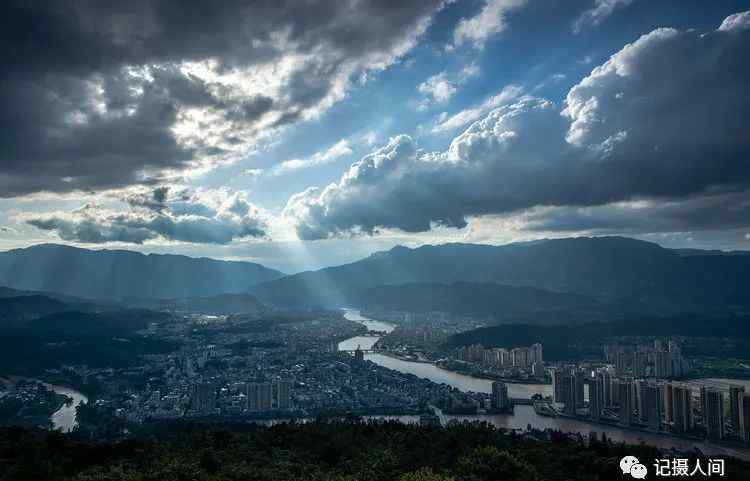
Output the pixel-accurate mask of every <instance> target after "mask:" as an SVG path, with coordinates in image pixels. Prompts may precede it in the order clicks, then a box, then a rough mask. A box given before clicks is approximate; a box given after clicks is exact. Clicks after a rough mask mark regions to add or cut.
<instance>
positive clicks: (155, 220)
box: [26, 187, 266, 244]
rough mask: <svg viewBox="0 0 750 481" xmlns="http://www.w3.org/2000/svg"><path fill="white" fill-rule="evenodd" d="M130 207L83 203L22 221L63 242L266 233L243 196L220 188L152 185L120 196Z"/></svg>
mask: <svg viewBox="0 0 750 481" xmlns="http://www.w3.org/2000/svg"><path fill="white" fill-rule="evenodd" d="M123 200H124V201H125V202H127V203H128V204H129V205H130V206H131V207H132V210H130V211H127V212H121V211H113V210H111V209H106V208H103V207H101V206H98V205H94V204H87V205H85V206H84V207H83V208H81V209H78V210H76V211H73V212H63V213H51V214H46V215H39V216H32V217H30V218H27V219H26V223H27V224H29V225H31V226H34V227H36V228H38V229H41V230H45V231H51V232H54V233H56V234H57V235H58V236H59V237H60V238H61V239H63V240H66V241H74V242H84V243H93V244H100V243H106V242H126V243H133V244H142V243H143V242H145V241H147V240H153V239H165V240H171V241H181V242H191V243H207V244H228V243H230V242H232V241H233V240H236V239H242V238H261V237H265V235H266V218H265V215H264V214H263V213H262V212H261V211H260V209H258V208H257V207H256V206H254V205H252V204H251V203H249V202H248V201H247V198H246V197H245V196H244V195H243V194H238V193H234V194H229V193H228V192H226V191H200V192H190V191H189V190H186V189H183V190H179V191H177V192H174V193H171V192H170V190H169V189H167V188H164V187H158V188H156V189H153V190H152V191H144V192H140V193H137V194H131V195H129V196H128V197H126V198H125V199H123Z"/></svg>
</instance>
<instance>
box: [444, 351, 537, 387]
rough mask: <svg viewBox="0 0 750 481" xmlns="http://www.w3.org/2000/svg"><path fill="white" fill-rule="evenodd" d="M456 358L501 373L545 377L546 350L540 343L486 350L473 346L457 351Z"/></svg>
mask: <svg viewBox="0 0 750 481" xmlns="http://www.w3.org/2000/svg"><path fill="white" fill-rule="evenodd" d="M454 358H455V359H456V360H459V361H463V362H469V363H477V364H481V365H482V366H485V367H488V368H493V369H496V370H500V371H521V372H526V373H530V374H532V375H533V376H535V377H540V378H541V377H544V376H545V374H546V371H545V369H544V349H543V347H542V345H541V344H540V343H538V342H537V343H535V344H532V345H531V346H529V347H515V348H512V349H506V348H502V347H494V348H485V347H483V346H482V345H481V344H473V345H470V346H464V347H460V348H458V349H456V351H455V352H454Z"/></svg>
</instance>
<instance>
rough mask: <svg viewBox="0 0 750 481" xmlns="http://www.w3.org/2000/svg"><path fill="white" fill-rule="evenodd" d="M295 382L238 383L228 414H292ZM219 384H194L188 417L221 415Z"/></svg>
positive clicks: (234, 387)
mask: <svg viewBox="0 0 750 481" xmlns="http://www.w3.org/2000/svg"><path fill="white" fill-rule="evenodd" d="M291 393H292V382H291V381H288V380H277V381H275V382H273V383H270V382H250V383H238V384H235V385H233V386H232V389H231V391H230V390H228V394H229V395H230V397H231V399H230V402H229V403H228V404H227V407H228V409H227V410H226V412H227V413H230V414H235V415H239V414H243V413H248V414H251V413H263V412H268V411H288V410H291V409H292V397H291ZM220 394H221V392H220V390H219V388H218V386H217V385H215V384H213V383H210V382H207V383H198V384H193V385H192V386H191V387H190V406H189V409H188V411H187V412H186V414H187V415H203V416H211V415H216V414H221V410H217V407H218V403H217V401H218V400H219V398H220Z"/></svg>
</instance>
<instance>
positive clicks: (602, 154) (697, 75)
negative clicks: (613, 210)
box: [285, 13, 750, 239]
mask: <svg viewBox="0 0 750 481" xmlns="http://www.w3.org/2000/svg"><path fill="white" fill-rule="evenodd" d="M748 50H750V14H747V13H743V14H738V15H733V16H731V17H729V18H727V19H726V20H725V21H724V23H723V24H722V25H721V27H720V28H719V29H718V30H715V31H712V32H708V33H706V34H702V33H700V32H696V31H683V32H681V31H677V30H673V29H659V30H655V31H653V32H651V33H649V34H647V35H644V36H643V37H641V38H640V39H638V40H637V41H636V42H634V43H632V44H630V45H627V46H625V47H624V48H623V49H622V50H621V51H619V52H618V53H616V54H615V55H613V56H612V57H611V58H610V59H609V61H607V62H606V63H605V64H603V65H601V66H599V67H597V68H596V69H594V70H593V71H592V72H591V74H590V75H589V76H587V77H586V78H584V79H583V80H582V81H581V82H580V83H579V84H578V85H576V86H574V87H573V88H572V89H571V90H570V92H569V93H568V95H567V98H566V102H565V105H564V106H563V107H562V109H561V108H560V107H558V106H556V105H554V104H553V103H552V102H549V101H546V100H544V99H538V98H532V97H524V98H522V99H521V100H519V101H518V102H517V103H515V104H513V105H506V106H503V107H500V108H498V109H496V110H495V111H493V112H491V113H490V114H489V115H488V116H487V117H486V118H484V119H482V120H480V121H478V122H476V123H474V124H473V125H472V126H471V127H470V128H469V129H467V130H466V131H465V132H464V133H462V134H461V135H459V136H458V137H456V138H455V139H454V140H453V141H452V143H451V145H450V147H449V149H448V150H447V151H445V152H437V153H425V152H422V151H420V150H419V148H418V146H417V145H416V144H415V142H414V141H413V140H412V139H411V138H410V137H406V136H401V137H397V138H394V139H392V140H391V142H390V143H389V145H388V146H386V147H384V148H382V149H380V150H378V151H376V152H374V153H373V154H371V155H369V156H366V157H364V158H363V159H362V160H360V161H359V162H357V163H355V164H354V165H353V166H352V167H351V169H350V170H349V171H348V172H347V173H346V174H345V175H344V176H343V177H342V178H341V180H340V181H339V182H338V183H334V184H331V185H329V186H328V187H326V188H325V189H323V190H322V191H319V190H316V189H309V190H307V191H305V192H303V193H300V194H297V195H296V196H294V197H292V198H291V199H290V201H289V203H288V205H287V209H286V212H285V213H286V215H288V216H290V217H292V218H293V219H294V220H295V221H296V224H297V230H298V234H299V235H300V237H302V238H305V239H317V238H325V237H331V236H337V235H347V234H350V233H352V232H354V233H357V232H365V233H372V232H374V231H376V230H377V229H379V228H383V227H385V228H398V229H401V230H404V231H408V232H420V231H426V230H429V229H430V228H431V226H432V225H434V224H440V225H446V226H452V227H464V226H465V225H466V217H467V216H474V215H483V214H508V213H512V212H519V211H523V210H525V209H530V208H533V207H535V206H571V207H583V206H601V205H606V204H610V203H615V202H622V201H628V200H633V199H651V200H652V201H653V202H656V201H657V200H658V201H659V202H675V201H679V200H681V199H688V198H689V199H693V200H692V201H691V202H688V203H685V204H682V205H681V209H686V210H687V211H693V212H696V215H694V216H689V215H687V213H688V212H684V213H682V214H680V215H679V216H678V215H677V213H673V214H672V216H671V217H672V220H671V221H670V222H672V223H673V225H677V224H679V225H691V224H695V223H700V222H705V221H702V220H701V217H702V216H701V215H700V214H697V213H698V212H700V211H701V209H700V208H699V207H700V205H701V200H700V199H701V198H702V197H708V196H715V195H719V194H723V195H725V194H728V193H732V192H735V193H736V192H744V191H747V190H748V189H750V163H749V161H750V126H749V125H748V122H747V119H748V118H750V90H748V85H750V64H748V63H747V61H746V56H747V51H748ZM561 113H562V115H561ZM704 200H705V201H706V202H708V200H706V199H704ZM709 204H710V202H709ZM706 205H708V204H706ZM714 207H716V205H714ZM668 211H669V208H668V207H666V206H665V207H664V210H663V211H661V212H660V215H662V216H668V214H669V212H668ZM703 212H704V213H705V212H708V211H703ZM746 214H747V210H745V211H740V212H738V213H735V214H734V217H733V218H732V219H728V218H722V216H715V224H716V225H714V227H719V226H720V225H723V224H726V225H730V226H735V225H737V223H742V219H743V218H744V219H745V220H744V223H745V225H747V224H750V219H748V217H747V215H746ZM602 217H605V216H602ZM617 218H618V216H613V219H612V221H611V222H612V224H611V226H612V227H614V223H616V222H617V221H616V220H615V219H617ZM677 218H679V219H681V220H680V221H678V220H677ZM619 219H620V221H622V222H626V219H625V218H623V217H619Z"/></svg>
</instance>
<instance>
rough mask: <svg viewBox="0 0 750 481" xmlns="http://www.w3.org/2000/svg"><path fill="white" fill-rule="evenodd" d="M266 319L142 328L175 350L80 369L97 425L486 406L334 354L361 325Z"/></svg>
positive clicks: (470, 396) (328, 319)
mask: <svg viewBox="0 0 750 481" xmlns="http://www.w3.org/2000/svg"><path fill="white" fill-rule="evenodd" d="M299 317H301V318H300V319H299V320H297V319H296V318H295V319H294V320H290V321H286V322H276V323H267V322H262V321H263V320H262V319H259V320H253V319H237V318H225V319H219V320H211V321H210V322H195V323H192V324H189V323H185V321H182V323H183V324H187V325H188V328H184V329H178V328H176V327H175V326H174V325H171V324H165V325H154V326H150V329H149V332H148V334H147V335H148V336H150V337H152V338H154V339H158V340H163V341H169V342H170V343H173V344H176V345H178V346H179V347H178V349H177V350H174V351H171V352H165V353H163V354H152V355H146V356H141V357H138V358H134V361H133V365H131V366H127V367H123V368H106V369H89V368H85V367H81V368H80V369H78V370H77V371H76V376H80V377H81V378H85V379H88V381H90V382H91V383H94V384H96V385H97V386H99V388H100V392H98V393H97V395H96V401H95V402H94V403H91V406H90V407H91V408H92V409H95V410H96V412H95V413H93V414H94V415H95V416H96V417H97V418H99V419H106V418H108V417H109V416H110V415H114V416H116V417H118V418H119V419H122V420H124V421H127V422H133V423H140V422H146V421H149V420H157V419H181V418H193V419H204V418H212V419H221V420H232V421H241V420H245V419H273V418H287V417H303V418H304V417H314V416H316V415H319V414H327V413H343V412H347V413H355V414H361V415H366V414H416V413H420V412H421V411H422V410H423V408H424V406H425V405H426V404H427V403H431V404H434V405H436V406H440V407H441V408H442V409H445V410H446V412H454V413H467V414H470V413H475V412H477V411H478V410H489V406H490V404H491V403H490V402H489V397H488V396H487V394H484V393H464V392H461V391H458V390H456V389H454V388H451V387H449V386H446V385H440V384H436V383H433V382H430V381H428V380H425V379H421V378H419V377H417V376H414V375H411V374H406V373H400V372H397V371H393V370H389V369H386V368H384V367H381V366H378V365H376V364H374V363H372V362H369V361H366V360H365V356H364V352H363V351H362V350H357V351H355V352H354V353H353V355H352V354H350V353H348V352H340V351H338V345H337V344H338V341H342V340H344V339H347V338H351V337H356V336H358V335H362V334H363V333H364V331H365V330H366V328H365V327H364V326H360V325H357V324H355V323H352V322H349V321H345V320H342V319H341V318H340V316H326V315H323V314H318V313H310V314H308V317H307V318H305V317H302V315H301V314H300V316H299Z"/></svg>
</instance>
